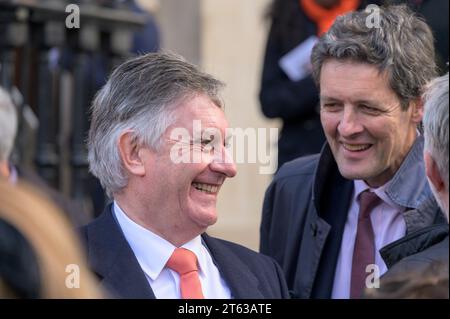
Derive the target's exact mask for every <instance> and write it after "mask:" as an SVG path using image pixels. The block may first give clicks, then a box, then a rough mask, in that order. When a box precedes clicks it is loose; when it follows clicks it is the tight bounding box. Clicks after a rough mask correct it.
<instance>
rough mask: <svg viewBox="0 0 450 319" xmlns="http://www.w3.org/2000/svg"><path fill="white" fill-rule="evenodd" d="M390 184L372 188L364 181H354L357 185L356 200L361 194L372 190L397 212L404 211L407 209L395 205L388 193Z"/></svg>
mask: <svg viewBox="0 0 450 319" xmlns="http://www.w3.org/2000/svg"><path fill="white" fill-rule="evenodd" d="M390 184H391V181H389V182H387V183H386V184H384V185H382V186H380V187H377V188H372V187H370V186H369V185H368V184H367V183H366V182H365V181H363V180H355V181H354V185H355V197H354V198H355V200H356V199H358V197H359V195H360V194H361V193H363V192H364V191H366V190H370V191H371V192H374V193H375V194H377V196H378V197H379V198H380V199H381V200H382V201H383V202H384V203H386V204H388V205H389V206H391V207H392V208H394V209H396V210H400V211H403V210H404V209H405V208H406V207H403V206H401V205H398V204H396V203H394V202H393V201H392V200H391V199H390V198H389V196H388V195H387V193H386V191H387V189H388V188H389V187H390Z"/></svg>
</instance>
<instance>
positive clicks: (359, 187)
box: [261, 6, 446, 299]
mask: <svg viewBox="0 0 450 319" xmlns="http://www.w3.org/2000/svg"><path fill="white" fill-rule="evenodd" d="M371 14H378V17H379V19H378V20H371ZM372 17H373V16H372ZM369 22H370V23H369ZM434 52H435V51H434V43H433V35H432V32H431V30H430V28H429V27H428V25H427V24H426V23H425V22H424V21H423V20H421V19H419V18H418V17H417V16H415V15H414V13H413V12H412V11H411V10H410V9H408V8H407V7H406V6H391V7H386V8H382V7H380V8H378V11H375V12H365V11H358V12H355V13H349V14H346V15H344V16H340V17H338V18H337V19H336V21H335V22H334V24H333V26H332V27H331V29H330V30H329V31H328V32H327V33H325V34H324V35H323V36H322V37H321V38H320V39H319V42H318V43H317V44H316V46H315V47H314V49H313V52H312V58H311V61H312V65H313V77H314V79H315V81H316V83H317V85H318V87H319V92H320V105H321V112H320V113H321V123H322V126H323V128H324V131H325V135H326V138H327V143H326V144H325V146H324V148H323V149H322V152H321V154H319V155H314V156H309V157H303V158H300V159H297V160H294V161H292V162H290V163H287V164H285V165H284V166H283V167H282V168H281V169H280V171H279V173H278V174H277V176H276V177H275V179H274V181H273V182H272V184H271V185H270V187H269V189H268V190H267V193H266V197H265V202H264V207H263V219H262V224H261V252H262V253H265V254H268V255H269V256H272V257H274V258H275V260H277V261H278V262H279V263H280V264H281V266H282V268H283V270H284V272H285V275H286V278H287V281H288V285H289V288H290V289H291V290H292V291H293V294H294V296H296V297H299V298H335V299H347V298H352V299H357V298H360V297H361V296H362V294H363V291H364V288H365V287H366V285H367V281H366V280H367V279H368V278H369V277H370V278H371V277H377V278H378V277H379V276H380V275H383V274H384V273H385V272H386V271H387V269H388V266H389V264H388V263H387V262H386V258H387V257H386V256H388V255H389V254H390V253H391V252H392V250H391V249H390V244H393V243H395V242H397V241H400V242H401V241H402V238H403V237H405V236H407V235H409V234H411V233H413V232H415V231H418V230H422V231H423V232H425V233H426V236H424V237H421V238H418V239H417V240H415V241H412V242H411V243H410V244H414V245H418V246H419V245H423V244H424V243H423V242H421V241H420V240H421V239H423V240H433V238H434V236H440V233H438V234H436V233H434V232H427V227H429V226H432V225H433V224H445V223H446V220H445V217H444V216H443V214H442V213H441V212H440V211H439V210H438V209H437V210H428V211H427V214H422V215H418V214H414V213H413V211H414V210H415V209H417V208H418V207H419V206H420V205H421V204H422V203H423V202H424V201H425V200H426V199H427V198H429V197H431V196H432V193H431V190H430V188H429V185H428V183H427V179H426V175H425V164H424V160H423V145H424V140H423V136H421V134H420V132H419V130H418V127H419V126H420V123H421V120H422V115H423V103H422V100H421V95H422V93H423V90H424V89H425V85H426V84H427V83H428V81H430V80H431V79H433V78H434V77H436V74H437V72H436V64H435V54H434Z"/></svg>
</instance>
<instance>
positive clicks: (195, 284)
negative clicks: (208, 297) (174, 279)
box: [166, 248, 205, 299]
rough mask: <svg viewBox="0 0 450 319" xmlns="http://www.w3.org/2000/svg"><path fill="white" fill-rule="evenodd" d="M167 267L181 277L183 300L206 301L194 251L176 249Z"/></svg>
mask: <svg viewBox="0 0 450 319" xmlns="http://www.w3.org/2000/svg"><path fill="white" fill-rule="evenodd" d="M166 266H167V268H170V269H172V270H173V271H175V272H177V273H178V274H179V275H180V290H181V298H182V299H205V297H204V296H203V292H202V285H201V283H200V278H199V276H198V265H197V256H195V254H194V253H193V252H192V251H190V250H187V249H184V248H177V249H175V251H174V252H173V254H172V256H171V257H170V258H169V261H168V262H167V264H166Z"/></svg>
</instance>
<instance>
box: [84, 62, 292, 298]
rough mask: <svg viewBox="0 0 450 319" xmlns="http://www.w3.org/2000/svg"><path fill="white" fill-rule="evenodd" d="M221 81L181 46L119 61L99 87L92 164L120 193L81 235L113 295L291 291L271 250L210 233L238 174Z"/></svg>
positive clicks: (239, 294)
mask: <svg viewBox="0 0 450 319" xmlns="http://www.w3.org/2000/svg"><path fill="white" fill-rule="evenodd" d="M221 86H222V84H221V83H220V82H219V81H218V80H216V79H214V78H213V77H211V76H210V75H208V74H206V73H203V72H201V71H200V70H198V68H197V67H196V66H194V65H192V64H190V63H188V62H186V61H185V60H184V59H183V58H181V57H179V56H176V55H174V54H169V53H150V54H147V55H144V56H140V57H137V58H134V59H131V60H129V61H127V62H125V63H123V64H122V65H120V66H119V67H118V68H117V69H116V70H115V71H114V72H113V73H112V75H111V77H110V78H109V80H108V82H107V83H106V85H105V86H104V87H103V88H102V90H101V91H100V92H99V93H98V94H97V96H96V98H95V100H94V102H93V106H92V121H91V128H90V132H89V143H88V149H89V164H90V170H91V172H92V173H93V174H94V175H95V176H96V177H97V178H98V179H99V180H100V182H101V183H102V185H103V187H104V188H105V189H106V191H107V193H108V194H109V195H110V196H111V197H112V198H114V203H112V204H111V205H109V206H108V207H107V208H106V209H105V211H104V212H103V214H102V215H101V216H100V217H99V218H98V219H96V220H95V221H94V222H92V223H91V224H89V225H87V226H86V227H83V228H82V229H81V235H82V237H83V239H84V240H85V242H86V247H87V251H88V256H89V260H88V261H89V263H90V266H91V267H92V269H93V271H94V272H95V273H96V274H97V275H98V276H99V278H100V280H101V283H102V285H103V286H104V287H106V288H107V289H108V290H109V291H110V292H111V293H112V294H113V296H115V297H119V298H157V299H180V298H181V299H203V298H208V299H217V298H221V299H229V298H236V299H246V298H250V299H253V298H256V299H259V298H286V297H288V295H289V294H288V291H287V287H286V283H285V281H284V277H283V276H282V274H281V269H280V268H279V266H278V265H277V264H276V263H275V262H274V261H273V260H272V259H271V258H269V257H266V256H263V255H260V254H258V253H256V252H253V251H251V250H249V249H247V248H244V247H241V246H239V245H236V244H233V243H230V242H227V241H223V240H219V239H215V238H212V237H210V236H208V235H207V234H206V233H205V231H206V230H207V228H208V227H209V226H211V225H213V224H214V223H215V222H216V220H217V211H216V201H217V196H218V193H219V191H220V189H221V187H222V185H223V183H224V182H225V180H226V179H227V178H232V177H234V176H235V175H236V166H235V164H234V162H233V160H232V159H231V158H230V157H229V154H228V150H227V149H226V146H227V141H226V129H227V128H228V123H227V120H226V118H225V114H224V110H223V105H222V103H221V101H220V98H219V95H218V93H219V89H220V88H221Z"/></svg>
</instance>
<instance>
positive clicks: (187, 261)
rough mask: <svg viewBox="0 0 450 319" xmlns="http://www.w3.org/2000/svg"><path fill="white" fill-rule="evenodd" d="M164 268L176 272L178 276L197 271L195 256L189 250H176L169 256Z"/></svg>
mask: <svg viewBox="0 0 450 319" xmlns="http://www.w3.org/2000/svg"><path fill="white" fill-rule="evenodd" d="M166 266H167V267H168V268H170V269H172V270H173V271H176V272H177V273H178V274H179V275H180V276H181V275H185V274H187V273H190V272H193V271H198V265H197V256H195V254H194V253H193V252H192V251H190V250H187V249H184V248H177V249H175V251H174V252H173V254H172V256H170V258H169V261H168V262H167V264H166Z"/></svg>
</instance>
